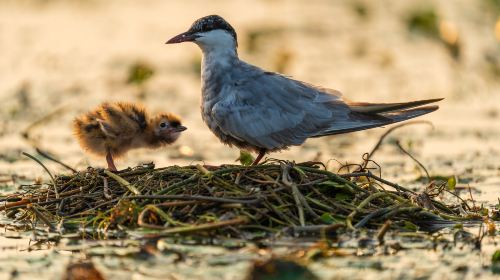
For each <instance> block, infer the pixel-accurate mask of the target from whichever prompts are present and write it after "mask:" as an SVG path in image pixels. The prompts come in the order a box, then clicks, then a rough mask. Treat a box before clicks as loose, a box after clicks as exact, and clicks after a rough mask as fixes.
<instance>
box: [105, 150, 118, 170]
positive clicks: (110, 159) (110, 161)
mask: <svg viewBox="0 0 500 280" xmlns="http://www.w3.org/2000/svg"><path fill="white" fill-rule="evenodd" d="M106 161H107V162H108V169H109V171H118V170H117V169H116V166H115V162H114V161H113V155H111V151H109V150H108V152H107V153H106Z"/></svg>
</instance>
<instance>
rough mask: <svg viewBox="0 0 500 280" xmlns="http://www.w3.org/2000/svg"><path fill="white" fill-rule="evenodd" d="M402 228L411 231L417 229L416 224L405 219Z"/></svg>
mask: <svg viewBox="0 0 500 280" xmlns="http://www.w3.org/2000/svg"><path fill="white" fill-rule="evenodd" d="M404 228H405V229H407V230H411V231H417V230H418V226H417V225H416V224H414V223H412V222H408V221H405V225H404Z"/></svg>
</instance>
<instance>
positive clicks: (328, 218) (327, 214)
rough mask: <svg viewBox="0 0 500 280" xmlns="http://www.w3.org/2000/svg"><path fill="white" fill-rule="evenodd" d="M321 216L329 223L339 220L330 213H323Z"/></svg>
mask: <svg viewBox="0 0 500 280" xmlns="http://www.w3.org/2000/svg"><path fill="white" fill-rule="evenodd" d="M320 218H321V220H322V221H323V222H324V223H325V224H329V225H331V224H333V223H335V222H337V220H335V218H334V217H333V216H332V215H331V214H330V213H323V215H321V217H320Z"/></svg>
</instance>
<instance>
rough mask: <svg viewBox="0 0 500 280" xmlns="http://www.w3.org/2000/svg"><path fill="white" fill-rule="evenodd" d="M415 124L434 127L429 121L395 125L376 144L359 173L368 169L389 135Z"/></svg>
mask: <svg viewBox="0 0 500 280" xmlns="http://www.w3.org/2000/svg"><path fill="white" fill-rule="evenodd" d="M414 124H429V125H431V126H432V123H431V122H429V121H409V122H405V123H402V124H398V125H395V126H393V127H391V128H389V129H388V130H387V131H386V132H385V133H384V134H382V136H380V138H379V139H378V142H377V144H375V146H374V147H373V148H372V150H371V152H369V153H368V155H367V157H366V159H365V160H364V161H363V163H362V164H361V167H362V168H361V169H360V170H358V171H361V170H363V169H364V168H366V165H367V164H368V162H369V161H370V159H371V158H372V157H373V155H374V154H375V152H376V151H377V150H378V149H379V148H380V145H381V144H382V142H383V141H384V139H385V138H386V137H387V136H388V135H389V134H391V133H392V132H393V131H394V130H396V129H399V128H401V127H404V126H408V125H414Z"/></svg>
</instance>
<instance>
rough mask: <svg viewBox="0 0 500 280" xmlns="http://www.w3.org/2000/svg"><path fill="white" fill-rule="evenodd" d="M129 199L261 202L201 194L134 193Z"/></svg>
mask: <svg viewBox="0 0 500 280" xmlns="http://www.w3.org/2000/svg"><path fill="white" fill-rule="evenodd" d="M128 198H131V199H158V200H161V199H165V200H167V199H168V200H171V199H172V200H173V199H175V200H202V201H209V202H219V203H241V204H255V203H259V202H261V199H260V198H257V199H252V200H241V199H236V198H222V197H211V196H202V195H135V196H130V197H128Z"/></svg>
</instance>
